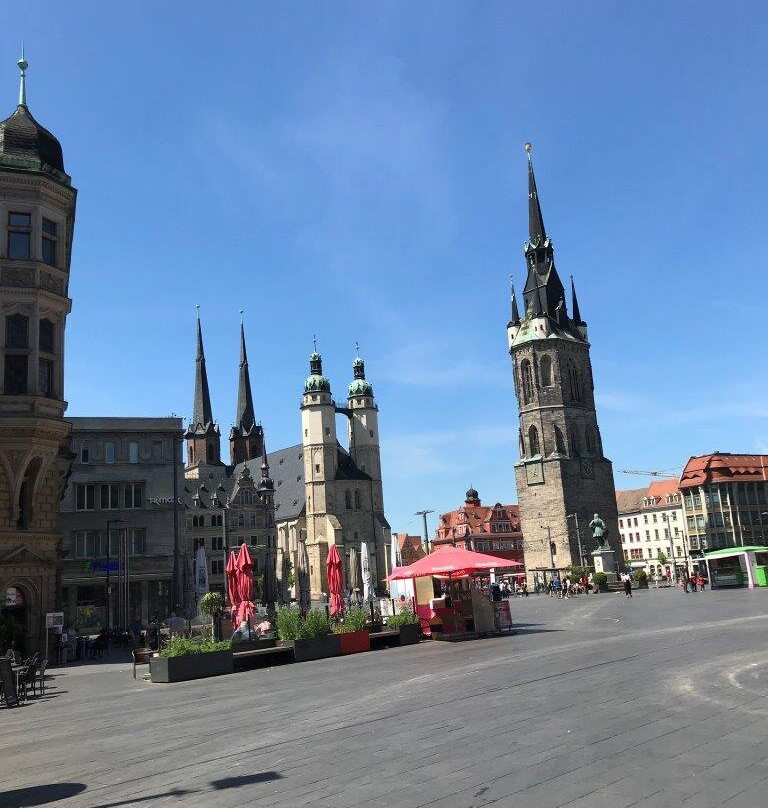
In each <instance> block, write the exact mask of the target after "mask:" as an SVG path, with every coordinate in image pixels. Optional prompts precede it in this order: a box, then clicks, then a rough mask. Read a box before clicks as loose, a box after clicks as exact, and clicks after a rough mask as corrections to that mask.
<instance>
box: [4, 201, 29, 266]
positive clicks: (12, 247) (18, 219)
mask: <svg viewBox="0 0 768 808" xmlns="http://www.w3.org/2000/svg"><path fill="white" fill-rule="evenodd" d="M31 235H32V216H31V214H29V213H12V212H11V213H9V214H8V257H9V258H16V259H20V260H24V259H28V258H29V249H30V238H31Z"/></svg>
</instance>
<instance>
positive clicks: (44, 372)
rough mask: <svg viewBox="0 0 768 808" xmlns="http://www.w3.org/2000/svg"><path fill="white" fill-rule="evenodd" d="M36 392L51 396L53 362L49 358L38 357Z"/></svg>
mask: <svg viewBox="0 0 768 808" xmlns="http://www.w3.org/2000/svg"><path fill="white" fill-rule="evenodd" d="M37 394H38V395H39V396H44V397H45V398H53V397H54V395H53V362H52V361H51V360H50V359H39V360H38V363H37Z"/></svg>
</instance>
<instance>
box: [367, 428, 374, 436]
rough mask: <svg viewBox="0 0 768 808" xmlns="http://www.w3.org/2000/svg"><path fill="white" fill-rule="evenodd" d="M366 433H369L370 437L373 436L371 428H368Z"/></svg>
mask: <svg viewBox="0 0 768 808" xmlns="http://www.w3.org/2000/svg"><path fill="white" fill-rule="evenodd" d="M368 434H369V435H370V436H371V437H373V430H372V429H369V430H368Z"/></svg>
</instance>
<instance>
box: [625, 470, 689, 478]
mask: <svg viewBox="0 0 768 808" xmlns="http://www.w3.org/2000/svg"><path fill="white" fill-rule="evenodd" d="M670 471H672V469H667V470H666V471H638V469H619V473H620V474H640V475H642V476H643V477H669V478H670V479H675V480H676V479H677V478H678V477H679V476H680V475H679V474H669V472H670Z"/></svg>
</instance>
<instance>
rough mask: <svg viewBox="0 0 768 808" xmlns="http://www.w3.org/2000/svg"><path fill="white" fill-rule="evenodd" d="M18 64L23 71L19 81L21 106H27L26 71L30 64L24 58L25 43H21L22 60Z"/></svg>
mask: <svg viewBox="0 0 768 808" xmlns="http://www.w3.org/2000/svg"><path fill="white" fill-rule="evenodd" d="M16 64H17V65H18V66H19V70H20V71H21V78H20V80H19V106H20V107H26V106H27V85H26V75H25V71H26V69H27V68H28V67H29V62H28V61H27V60H26V59H25V58H24V43H23V42H22V43H21V59H19V61H18V62H16Z"/></svg>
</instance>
